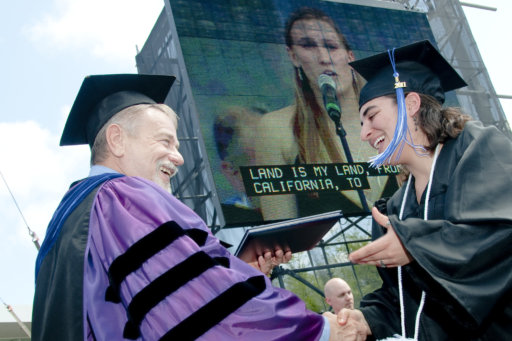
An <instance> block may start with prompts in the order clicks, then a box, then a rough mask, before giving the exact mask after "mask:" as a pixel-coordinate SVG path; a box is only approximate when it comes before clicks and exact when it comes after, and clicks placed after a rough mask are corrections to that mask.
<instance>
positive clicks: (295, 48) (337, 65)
mask: <svg viewBox="0 0 512 341" xmlns="http://www.w3.org/2000/svg"><path fill="white" fill-rule="evenodd" d="M290 35H291V40H292V45H291V46H289V47H287V50H288V54H289V56H290V59H291V60H292V63H293V65H294V66H295V67H297V68H299V67H301V68H302V69H303V70H304V73H305V75H306V77H307V78H308V79H309V81H310V83H311V85H312V86H313V87H315V88H318V84H317V80H318V77H319V76H320V75H321V74H327V75H329V76H331V77H332V78H333V79H334V81H335V82H336V84H337V85H338V89H341V88H342V86H341V84H343V83H342V81H343V80H345V81H346V80H350V82H351V80H352V74H351V68H350V66H349V65H348V63H349V62H351V61H353V60H354V55H353V53H352V51H348V50H347V49H346V48H345V46H344V45H343V43H342V41H341V39H340V36H339V34H338V33H337V32H336V31H335V29H334V28H333V27H332V26H331V25H330V24H329V23H327V22H325V21H323V20H319V19H300V20H297V21H296V22H295V23H294V24H293V26H292V28H291V31H290ZM340 91H341V90H340Z"/></svg>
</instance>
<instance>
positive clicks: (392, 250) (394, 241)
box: [348, 207, 413, 267]
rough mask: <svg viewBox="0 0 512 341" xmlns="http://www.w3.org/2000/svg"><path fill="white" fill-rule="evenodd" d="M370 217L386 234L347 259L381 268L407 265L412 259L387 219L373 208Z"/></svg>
mask: <svg viewBox="0 0 512 341" xmlns="http://www.w3.org/2000/svg"><path fill="white" fill-rule="evenodd" d="M372 215H373V218H374V219H375V221H376V222H377V223H378V224H379V225H381V226H383V227H384V228H386V229H387V232H386V234H385V235H384V236H382V237H380V238H379V239H377V240H375V241H373V242H371V243H370V244H368V245H366V246H363V247H362V248H360V249H359V250H357V251H355V252H352V253H351V254H350V255H349V257H348V258H349V259H350V261H351V262H352V263H358V264H369V265H376V266H381V267H397V266H403V265H407V264H409V263H410V262H411V261H412V260H413V258H412V257H411V255H410V254H409V252H408V251H407V250H406V249H405V247H404V246H403V244H402V242H401V241H400V238H398V236H397V235H396V232H395V230H394V229H393V226H391V224H390V222H389V219H388V217H387V216H386V215H384V214H382V213H380V212H379V210H378V209H377V208H375V207H374V208H373V209H372Z"/></svg>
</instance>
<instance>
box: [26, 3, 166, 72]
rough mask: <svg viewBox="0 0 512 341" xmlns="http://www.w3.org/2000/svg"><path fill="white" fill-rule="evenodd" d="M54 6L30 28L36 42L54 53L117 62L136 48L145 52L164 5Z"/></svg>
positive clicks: (61, 4)
mask: <svg viewBox="0 0 512 341" xmlns="http://www.w3.org/2000/svg"><path fill="white" fill-rule="evenodd" d="M54 6H56V7H57V8H56V9H51V14H46V15H45V16H44V17H43V18H41V19H40V20H39V21H38V22H37V23H36V24H35V25H33V26H32V27H31V28H30V33H31V38H32V39H33V40H34V41H35V42H37V43H38V44H43V45H44V46H45V48H48V45H49V47H50V48H51V49H69V48H71V49H77V50H86V51H90V52H91V53H92V54H93V55H94V56H95V57H98V58H102V59H105V60H109V61H112V62H115V61H117V60H124V59H126V56H130V57H131V56H133V55H134V54H135V51H136V50H135V46H136V45H138V46H139V49H140V48H142V45H143V44H144V42H145V41H146V38H147V36H148V34H149V32H151V29H152V27H153V25H154V24H155V22H156V19H157V18H158V14H160V12H161V10H162V9H163V8H164V1H163V0H144V1H140V0H57V1H54ZM155 13H157V16H155Z"/></svg>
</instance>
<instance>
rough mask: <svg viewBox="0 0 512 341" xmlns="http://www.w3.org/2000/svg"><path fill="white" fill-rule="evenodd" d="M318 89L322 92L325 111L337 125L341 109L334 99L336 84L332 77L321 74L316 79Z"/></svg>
mask: <svg viewBox="0 0 512 341" xmlns="http://www.w3.org/2000/svg"><path fill="white" fill-rule="evenodd" d="M318 87H319V88H320V91H322V97H323V100H324V106H325V110H327V113H328V114H329V117H330V118H331V119H332V120H333V121H334V123H336V125H337V124H338V123H339V121H340V119H341V108H340V105H339V103H338V98H337V97H336V83H335V82H334V80H333V79H332V77H330V76H328V75H326V74H321V75H320V76H319V77H318Z"/></svg>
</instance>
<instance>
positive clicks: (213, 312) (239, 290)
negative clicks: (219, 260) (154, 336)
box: [160, 276, 265, 341]
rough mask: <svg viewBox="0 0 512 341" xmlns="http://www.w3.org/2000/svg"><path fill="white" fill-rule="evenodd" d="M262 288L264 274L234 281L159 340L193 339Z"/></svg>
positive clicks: (257, 293) (258, 292) (260, 291)
mask: <svg viewBox="0 0 512 341" xmlns="http://www.w3.org/2000/svg"><path fill="white" fill-rule="evenodd" d="M263 290H265V278H264V276H254V277H251V278H249V279H248V280H246V281H245V282H240V283H236V284H235V285H233V286H231V287H230V288H229V289H228V290H226V291H224V292H223V293H222V294H220V295H219V296H217V297H216V298H214V299H213V300H212V301H210V302H209V303H208V304H207V305H205V306H204V307H202V308H201V309H199V310H197V311H196V312H195V313H193V314H192V315H190V316H189V317H187V318H186V319H185V320H183V321H182V322H181V323H180V324H178V325H177V326H176V327H174V328H173V329H171V330H169V331H168V332H167V333H166V334H165V335H164V336H162V338H161V339H160V341H162V340H163V341H172V340H195V339H197V338H198V337H199V336H201V335H203V334H204V333H206V332H207V331H208V330H209V329H210V328H212V327H213V326H215V325H216V324H218V323H219V322H221V321H222V320H223V319H224V318H226V317H227V316H228V315H229V314H231V313H232V312H234V311H235V310H237V309H238V308H240V307H241V306H242V305H244V304H245V303H246V302H248V301H249V300H250V299H252V298H253V297H256V296H258V295H259V294H260V293H262V292H263Z"/></svg>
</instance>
